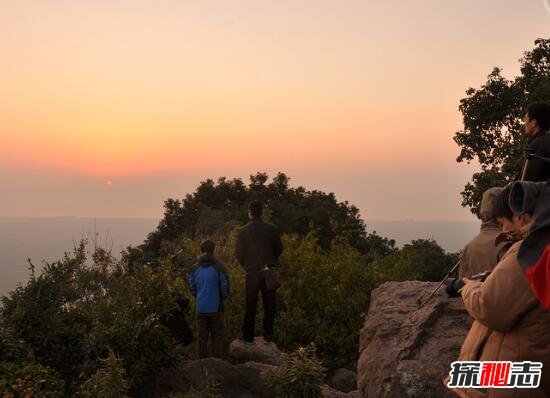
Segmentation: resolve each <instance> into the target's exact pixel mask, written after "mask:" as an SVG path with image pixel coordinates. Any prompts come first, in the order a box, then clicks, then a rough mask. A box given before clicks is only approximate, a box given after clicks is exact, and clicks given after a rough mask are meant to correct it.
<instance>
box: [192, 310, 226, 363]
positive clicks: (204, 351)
mask: <svg viewBox="0 0 550 398" xmlns="http://www.w3.org/2000/svg"><path fill="white" fill-rule="evenodd" d="M197 330H198V333H197V334H198V337H197V351H198V355H199V358H206V357H208V337H209V336H212V356H213V357H216V358H223V356H224V344H225V343H224V338H223V312H216V313H214V314H197Z"/></svg>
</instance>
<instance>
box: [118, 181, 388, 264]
mask: <svg viewBox="0 0 550 398" xmlns="http://www.w3.org/2000/svg"><path fill="white" fill-rule="evenodd" d="M289 180H290V179H289V177H287V176H286V175H285V174H283V173H279V174H277V175H276V176H275V178H273V180H272V181H271V182H270V183H267V181H268V176H267V174H265V173H257V174H256V175H252V176H250V183H249V185H248V186H246V185H245V184H244V183H243V182H242V180H241V179H238V178H236V179H233V180H227V179H226V178H225V177H220V178H219V179H218V181H217V183H215V182H214V181H213V180H212V179H207V180H206V181H203V182H201V184H200V185H199V186H198V188H197V189H196V191H195V192H194V193H193V194H192V195H187V196H186V197H185V198H184V199H183V200H181V201H180V200H175V199H168V200H166V201H165V203H164V217H163V219H162V220H161V221H160V223H159V226H158V228H157V230H156V231H154V232H152V233H150V234H149V235H148V237H147V239H146V241H145V242H144V244H142V245H140V246H139V247H134V248H132V247H130V248H128V250H127V253H126V258H127V259H128V261H129V263H130V264H151V265H153V266H156V265H157V264H158V261H159V259H161V258H165V257H166V256H167V253H168V252H170V243H171V242H176V241H178V240H179V239H181V238H182V237H188V238H192V239H195V238H198V239H200V238H203V237H212V236H214V235H216V236H222V237H223V236H227V235H228V233H229V232H230V231H232V230H233V228H234V227H235V226H236V225H243V224H245V223H246V222H248V210H247V208H248V203H249V202H250V201H252V200H261V201H262V202H263V203H265V204H266V218H267V219H269V220H270V221H271V222H273V223H274V224H276V225H277V226H278V227H279V228H280V230H281V232H282V233H287V234H293V235H298V236H306V235H308V234H313V236H315V238H316V240H317V243H318V244H319V246H321V247H322V248H323V249H325V250H328V249H329V248H330V245H331V244H332V243H334V242H345V243H348V244H350V245H351V246H352V247H354V248H355V249H357V250H359V251H360V252H362V253H367V252H370V253H371V254H373V253H374V252H385V251H389V250H392V248H393V246H394V245H395V242H394V241H390V240H386V239H384V238H381V237H379V236H371V235H368V234H367V233H366V232H365V223H364V222H363V220H362V219H361V217H360V215H359V209H358V208H357V207H355V206H353V205H350V204H349V203H348V202H338V201H337V200H336V197H335V196H334V194H333V193H329V194H326V193H324V192H321V191H317V190H314V191H306V190H305V188H303V187H297V188H292V187H290V186H289Z"/></svg>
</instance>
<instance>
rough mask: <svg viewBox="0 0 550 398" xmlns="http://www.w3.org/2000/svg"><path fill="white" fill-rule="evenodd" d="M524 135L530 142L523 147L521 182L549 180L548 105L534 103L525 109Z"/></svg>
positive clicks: (549, 128) (549, 109) (549, 130)
mask: <svg viewBox="0 0 550 398" xmlns="http://www.w3.org/2000/svg"><path fill="white" fill-rule="evenodd" d="M523 122H524V123H525V134H527V135H528V136H530V138H531V140H530V142H529V143H528V144H527V146H526V147H525V157H526V160H525V163H524V165H523V172H522V180H524V181H535V182H538V181H546V180H548V179H550V162H548V161H545V160H544V159H541V158H550V104H548V103H546V102H536V103H533V104H531V105H529V106H528V107H527V112H526V113H525V116H524V117H523Z"/></svg>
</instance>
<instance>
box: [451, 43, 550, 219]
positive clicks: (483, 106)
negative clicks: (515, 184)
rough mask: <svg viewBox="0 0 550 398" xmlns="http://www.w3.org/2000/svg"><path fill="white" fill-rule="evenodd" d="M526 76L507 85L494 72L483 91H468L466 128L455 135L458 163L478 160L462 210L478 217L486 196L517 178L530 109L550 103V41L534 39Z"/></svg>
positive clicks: (464, 105) (523, 69)
mask: <svg viewBox="0 0 550 398" xmlns="http://www.w3.org/2000/svg"><path fill="white" fill-rule="evenodd" d="M520 64H521V75H520V76H517V77H515V78H514V79H512V80H508V79H506V78H505V77H503V76H502V74H501V69H499V68H496V67H495V68H494V69H493V71H492V72H491V73H490V74H489V76H488V78H487V82H486V83H485V84H484V85H482V86H481V88H478V89H474V88H469V89H468V90H467V91H466V97H465V98H463V99H462V100H461V101H460V106H459V110H460V112H461V113H462V116H463V121H464V129H463V130H461V131H458V132H457V133H455V136H454V140H455V142H456V143H457V144H458V145H459V147H460V154H459V156H458V157H457V159H456V160H457V162H464V161H466V162H468V163H470V162H471V161H472V160H474V159H476V160H477V161H478V162H479V164H480V166H481V171H479V172H476V173H474V175H473V176H472V179H471V181H470V182H468V183H467V184H466V186H465V187H464V191H462V193H461V194H462V198H463V201H462V206H465V207H466V206H469V207H470V210H471V211H472V213H474V214H476V215H478V212H479V206H480V204H481V197H482V194H483V191H485V190H486V189H488V188H490V187H494V186H503V185H505V184H506V183H508V182H510V181H512V180H513V179H514V177H516V176H518V175H519V173H520V170H521V167H522V164H523V147H524V145H525V142H526V137H525V134H524V133H523V127H522V117H523V115H524V113H525V108H526V106H527V105H528V104H530V103H532V102H535V101H546V100H548V99H550V39H537V40H535V48H533V49H532V50H530V51H527V52H525V53H524V56H523V57H522V58H521V59H520Z"/></svg>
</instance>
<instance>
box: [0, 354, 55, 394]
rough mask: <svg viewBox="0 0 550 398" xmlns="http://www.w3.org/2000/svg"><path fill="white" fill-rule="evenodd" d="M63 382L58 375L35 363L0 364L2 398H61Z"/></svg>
mask: <svg viewBox="0 0 550 398" xmlns="http://www.w3.org/2000/svg"><path fill="white" fill-rule="evenodd" d="M63 391H64V382H63V380H61V378H60V377H59V375H58V374H57V373H56V372H55V371H53V370H51V369H48V368H46V367H44V366H42V365H40V364H37V363H14V362H12V363H10V362H0V392H1V393H2V397H3V398H15V397H44V398H62V397H63V396H64V393H63Z"/></svg>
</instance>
